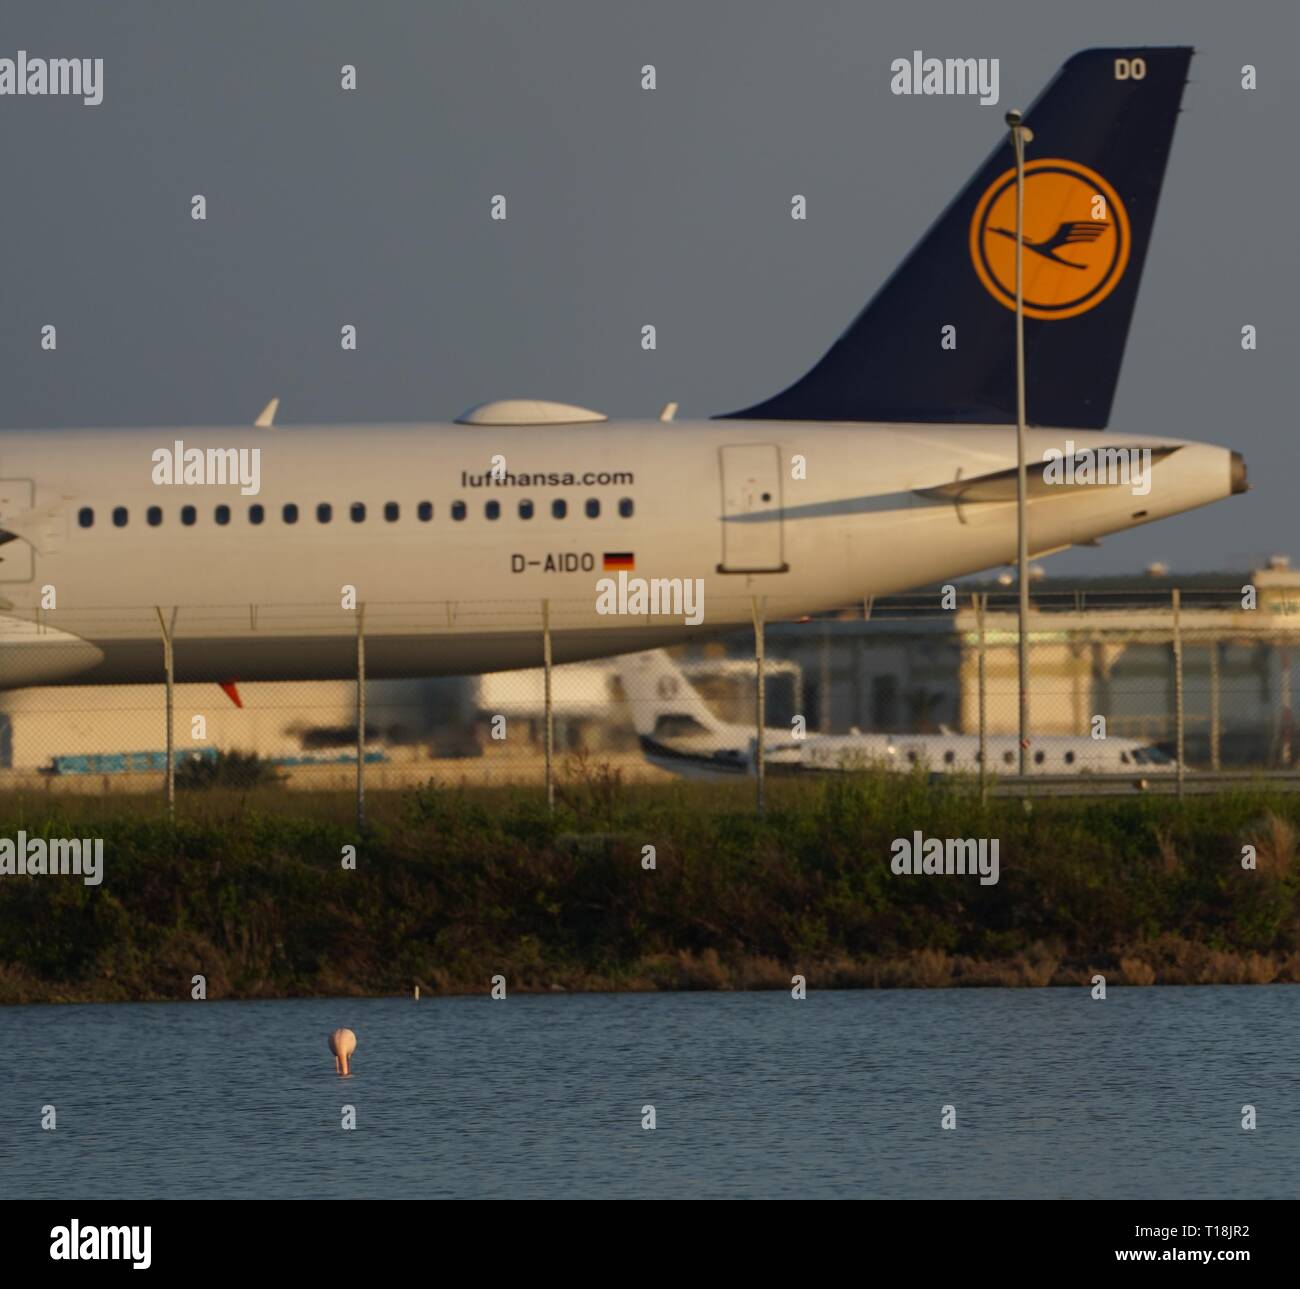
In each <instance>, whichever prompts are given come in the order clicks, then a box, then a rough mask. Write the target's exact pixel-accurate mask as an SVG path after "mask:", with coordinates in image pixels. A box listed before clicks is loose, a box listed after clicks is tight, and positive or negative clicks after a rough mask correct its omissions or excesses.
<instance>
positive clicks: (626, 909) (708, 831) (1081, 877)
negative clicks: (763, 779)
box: [0, 774, 1300, 1002]
mask: <svg viewBox="0 0 1300 1289" xmlns="http://www.w3.org/2000/svg"><path fill="white" fill-rule="evenodd" d="M752 791H753V789H752V784H738V785H735V787H734V788H732V787H725V786H724V787H721V788H719V787H715V786H708V787H705V786H702V785H701V786H696V785H687V784H680V785H673V786H671V787H667V788H657V787H656V788H650V787H639V788H625V787H623V786H621V785H619V784H618V783H617V782H611V781H609V780H607V779H603V778H602V777H601V776H600V775H599V774H595V775H587V776H586V777H584V778H580V779H579V780H577V781H572V782H569V783H567V784H565V785H564V786H563V787H562V788H561V791H560V802H559V807H558V809H557V811H556V814H555V816H554V818H550V817H548V815H547V813H546V811H545V808H544V805H543V803H542V801H541V800H540V794H538V793H537V792H535V791H526V792H525V791H520V792H515V793H511V792H505V791H496V792H493V791H468V792H459V791H450V792H447V791H441V790H437V789H426V790H422V791H418V792H413V793H404V794H393V795H392V796H375V797H372V800H371V802H370V803H369V805H370V813H371V820H370V823H369V825H368V830H367V833H366V835H365V836H364V837H363V838H361V840H360V844H359V848H358V862H357V868H356V871H354V872H352V871H346V870H344V869H343V868H342V867H341V864H340V857H341V855H342V851H343V847H344V846H346V845H349V844H354V843H356V842H357V840H358V839H357V836H356V834H355V832H354V830H353V827H352V823H351V818H350V811H351V805H350V802H349V801H348V800H347V798H346V797H343V796H341V795H337V796H330V797H319V798H304V797H303V796H301V795H298V794H287V793H283V792H276V791H274V790H265V789H259V790H255V791H253V792H250V793H248V794H244V795H238V794H222V793H215V794H206V793H193V794H184V795H183V796H182V798H181V801H180V803H179V806H178V821H177V823H176V825H175V826H174V827H172V826H170V825H168V824H167V823H166V822H165V820H163V819H161V818H160V817H159V807H158V803H156V802H152V801H150V802H141V801H139V800H128V799H109V800H105V799H85V798H82V799H71V798H64V799H58V798H49V797H38V798H28V799H26V800H18V799H11V800H8V801H0V837H13V836H14V835H15V833H16V832H17V830H18V829H19V828H24V829H26V830H27V831H28V833H29V834H35V833H41V834H44V835H46V836H50V837H57V836H83V835H88V834H89V835H97V836H102V837H103V838H104V842H105V847H104V851H105V854H104V880H103V884H102V885H101V886H99V887H97V888H95V887H87V886H85V885H83V884H82V882H81V881H80V880H79V879H76V878H73V877H60V878H51V877H43V878H32V879H26V878H5V879H0V1002H23V1001H66V1000H74V999H76V1000H87V999H102V1000H110V999H162V998H171V999H183V998H188V997H189V994H190V979H191V976H193V975H194V974H195V973H198V972H201V973H203V974H204V975H205V976H206V977H207V980H208V990H209V996H210V997H214V998H219V997H270V996H298V995H308V994H335V995H343V994H382V993H406V992H409V991H410V989H411V986H412V984H413V983H415V982H420V983H421V984H422V985H423V986H424V989H425V991H426V992H429V991H447V992H453V991H456V992H480V991H482V992H486V991H487V989H488V987H489V980H490V977H491V976H493V975H496V974H498V973H499V974H502V975H504V976H506V978H507V980H508V982H509V985H510V987H511V989H512V990H514V991H518V990H528V989H534V990H542V989H550V988H556V987H561V988H565V989H579V990H581V989H682V988H684V989H698V988H755V987H773V988H778V987H779V988H788V987H789V984H790V977H791V975H792V974H794V973H795V972H799V973H802V974H803V975H805V976H806V977H807V979H808V983H809V985H810V987H813V988H819V987H820V988H828V987H872V986H907V985H929V986H943V985H983V984H999V985H1004V984H1006V985H1045V984H1082V983H1085V982H1086V981H1087V980H1088V979H1089V978H1090V977H1091V976H1092V974H1093V973H1094V972H1095V971H1101V972H1103V973H1104V974H1105V975H1106V976H1107V979H1108V980H1110V981H1113V982H1116V983H1130V984H1149V983H1168V984H1192V983H1219V982H1224V983H1227V982H1231V983H1262V982H1267V981H1273V980H1278V981H1292V982H1295V981H1300V900H1298V895H1300V864H1297V862H1296V859H1295V856H1296V838H1297V832H1298V830H1300V796H1296V797H1288V796H1280V795H1279V796H1272V797H1270V796H1269V795H1267V794H1266V793H1263V792H1258V793H1255V792H1241V793H1234V794H1230V795H1224V796H1219V797H1213V798H1210V797H1194V798H1189V799H1188V800H1186V801H1184V802H1182V803H1180V802H1177V801H1176V800H1171V799H1156V798H1149V799H1148V798H1128V799H1119V800H1109V801H1100V800H1094V801H1083V802H1067V801H1039V802H1036V803H1035V804H1034V808H1033V811H1032V812H1031V813H1028V814H1027V813H1026V812H1025V811H1024V810H1023V808H1022V807H1021V805H1020V803H1019V802H1016V801H1005V800H993V801H990V802H989V803H988V805H987V806H982V805H981V804H980V801H979V798H978V796H977V795H975V794H974V793H973V792H972V791H971V790H970V788H969V787H967V786H962V785H955V786H954V785H945V786H940V787H934V786H930V785H928V784H927V783H925V782H924V781H922V780H920V779H912V780H902V781H900V780H899V779H897V778H890V777H883V778H882V777H873V776H870V775H865V776H847V775H846V776H836V777H834V778H832V779H828V780H826V781H823V782H818V783H812V784H809V783H773V784H771V785H770V795H769V801H770V805H769V811H768V814H767V817H766V818H765V819H763V820H758V819H756V818H755V817H754V814H753V809H752ZM917 828H919V829H921V830H922V831H923V832H924V834H925V835H926V836H927V837H997V838H999V840H1000V851H1001V880H1000V881H999V882H998V884H997V885H996V886H981V885H980V884H979V882H978V879H976V878H969V877H966V878H963V877H896V876H894V875H893V873H891V871H890V867H889V858H890V844H891V842H892V840H893V839H894V838H896V837H910V836H911V835H912V832H913V830H914V829H917ZM1246 844H1251V845H1253V846H1255V847H1256V849H1257V853H1258V868H1257V869H1256V870H1255V871H1253V872H1252V871H1248V870H1245V869H1243V868H1242V866H1241V854H1242V847H1243V845H1246ZM647 845H653V846H654V847H655V852H656V854H655V860H656V867H655V869H654V870H653V871H646V870H645V869H643V867H642V848H643V847H644V846H647Z"/></svg>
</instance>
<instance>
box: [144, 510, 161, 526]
mask: <svg viewBox="0 0 1300 1289" xmlns="http://www.w3.org/2000/svg"><path fill="white" fill-rule="evenodd" d="M144 517H145V518H146V519H147V520H148V521H149V527H150V528H157V527H158V525H159V524H161V523H162V507H161V506H150V507H149V509H148V510H146V511H145V512H144Z"/></svg>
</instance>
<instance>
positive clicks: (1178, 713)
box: [1173, 587, 1187, 797]
mask: <svg viewBox="0 0 1300 1289" xmlns="http://www.w3.org/2000/svg"><path fill="white" fill-rule="evenodd" d="M1173 610H1174V742H1175V744H1176V750H1177V754H1178V795H1179V796H1180V797H1181V796H1182V795H1183V774H1184V771H1185V770H1186V768H1187V766H1186V759H1185V757H1184V755H1183V734H1184V722H1183V716H1184V713H1183V624H1182V593H1181V592H1180V591H1179V589H1178V588H1177V587H1174V589H1173Z"/></svg>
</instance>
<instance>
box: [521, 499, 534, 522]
mask: <svg viewBox="0 0 1300 1289" xmlns="http://www.w3.org/2000/svg"><path fill="white" fill-rule="evenodd" d="M532 517H533V503H532V502H531V501H521V502H520V503H519V518H520V519H531V518H532Z"/></svg>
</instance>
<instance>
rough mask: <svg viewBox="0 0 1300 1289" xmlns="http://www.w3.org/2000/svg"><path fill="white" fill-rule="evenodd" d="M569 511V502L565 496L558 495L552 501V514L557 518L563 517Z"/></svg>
mask: <svg viewBox="0 0 1300 1289" xmlns="http://www.w3.org/2000/svg"><path fill="white" fill-rule="evenodd" d="M568 513H569V503H568V502H567V501H565V500H564V498H563V497H556V499H555V500H554V501H553V502H551V514H552V515H554V516H555V518H556V519H563V518H564V516H565V515H567V514H568Z"/></svg>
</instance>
